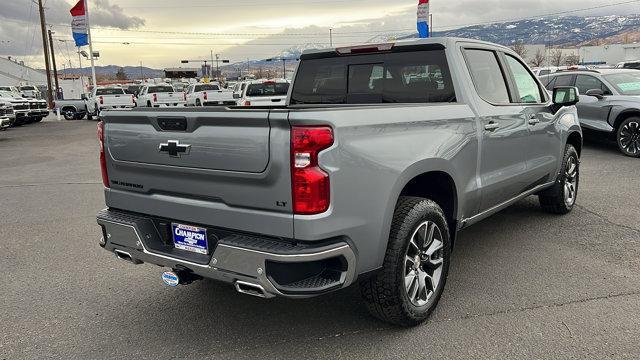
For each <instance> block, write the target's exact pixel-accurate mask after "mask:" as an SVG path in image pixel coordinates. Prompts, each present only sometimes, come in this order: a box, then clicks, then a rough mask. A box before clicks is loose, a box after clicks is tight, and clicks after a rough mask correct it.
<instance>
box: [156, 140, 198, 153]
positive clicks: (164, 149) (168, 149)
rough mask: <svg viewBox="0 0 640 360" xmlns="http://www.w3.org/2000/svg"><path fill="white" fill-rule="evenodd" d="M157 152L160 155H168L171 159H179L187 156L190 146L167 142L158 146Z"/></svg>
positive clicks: (177, 142) (174, 141) (172, 141)
mask: <svg viewBox="0 0 640 360" xmlns="http://www.w3.org/2000/svg"><path fill="white" fill-rule="evenodd" d="M158 150H159V151H160V152H161V153H168V154H169V156H171V157H180V156H182V155H189V152H190V151H191V145H184V144H180V141H177V140H169V141H167V143H166V144H160V146H159V147H158Z"/></svg>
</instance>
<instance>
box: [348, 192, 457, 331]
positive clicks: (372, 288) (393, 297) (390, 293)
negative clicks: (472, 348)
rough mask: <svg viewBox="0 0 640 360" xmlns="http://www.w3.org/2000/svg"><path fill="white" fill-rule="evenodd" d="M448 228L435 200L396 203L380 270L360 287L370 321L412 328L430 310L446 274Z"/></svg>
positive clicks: (434, 306)
mask: <svg viewBox="0 0 640 360" xmlns="http://www.w3.org/2000/svg"><path fill="white" fill-rule="evenodd" d="M450 249H451V243H450V236H449V228H448V226H447V221H446V219H445V216H444V213H443V211H442V209H441V208H440V206H438V204H436V203H435V202H433V201H431V200H428V199H423V198H417V197H401V198H400V200H399V201H398V204H397V205H396V210H395V213H394V215H393V222H392V225H391V233H390V236H389V245H388V248H387V251H386V254H385V258H384V263H383V267H382V270H380V272H378V273H377V274H376V275H375V276H373V277H371V278H369V279H366V280H363V281H362V282H361V283H360V290H361V294H362V298H363V300H364V302H365V304H366V305H367V308H368V309H369V311H370V312H371V314H372V315H374V316H375V317H377V318H379V319H381V320H383V321H386V322H388V323H391V324H395V325H400V326H415V325H419V324H421V323H422V322H424V321H425V320H426V319H427V318H428V317H429V315H431V312H433V310H434V309H435V308H436V305H437V304H438V301H439V300H440V296H441V295H442V291H443V289H444V285H445V282H446V279H447V274H448V271H449V257H450V253H451V250H450Z"/></svg>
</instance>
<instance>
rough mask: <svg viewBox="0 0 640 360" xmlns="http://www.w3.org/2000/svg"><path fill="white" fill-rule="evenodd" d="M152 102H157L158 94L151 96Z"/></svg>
mask: <svg viewBox="0 0 640 360" xmlns="http://www.w3.org/2000/svg"><path fill="white" fill-rule="evenodd" d="M153 102H158V94H153Z"/></svg>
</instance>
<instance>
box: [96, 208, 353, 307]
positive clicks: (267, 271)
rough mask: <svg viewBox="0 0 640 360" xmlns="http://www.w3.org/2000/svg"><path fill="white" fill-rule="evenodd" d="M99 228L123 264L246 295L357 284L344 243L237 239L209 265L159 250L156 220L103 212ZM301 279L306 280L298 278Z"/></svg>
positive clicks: (222, 242)
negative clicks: (182, 273) (184, 274)
mask: <svg viewBox="0 0 640 360" xmlns="http://www.w3.org/2000/svg"><path fill="white" fill-rule="evenodd" d="M97 222H98V224H99V225H100V226H101V227H102V232H103V237H102V239H101V241H100V246H102V247H103V248H104V249H105V250H107V251H109V252H112V253H115V254H116V256H117V257H118V258H120V259H123V260H127V261H129V262H131V263H134V264H139V263H143V262H145V263H151V264H156V265H160V266H164V267H168V268H172V269H181V270H186V271H189V272H192V273H193V274H196V275H199V276H202V277H204V278H208V279H213V280H218V281H222V282H226V283H230V284H234V285H235V286H236V289H238V291H239V292H241V293H245V294H250V295H255V296H261V297H267V298H269V297H275V296H284V297H292V298H301V297H312V296H317V295H321V294H324V293H327V292H330V291H333V290H337V289H340V288H344V287H347V286H349V285H350V284H351V283H352V282H353V281H354V279H355V269H356V257H355V255H354V252H353V250H352V249H351V247H350V246H349V244H348V243H347V242H345V241H336V242H330V243H327V244H325V245H323V246H313V247H311V246H301V245H296V244H294V243H291V242H286V241H279V240H274V239H269V238H261V237H260V236H252V235H245V234H240V233H238V234H231V235H229V236H227V237H224V238H220V239H218V240H217V243H216V244H215V246H212V247H211V249H212V251H213V254H212V255H210V256H209V257H208V258H207V260H206V261H194V260H190V259H187V258H184V257H181V256H176V255H173V254H168V253H166V252H164V253H163V252H161V251H156V250H154V249H153V247H154V246H155V245H154V242H155V241H158V237H159V234H158V231H157V228H156V227H155V226H154V224H153V222H152V219H151V218H146V217H144V216H140V215H137V214H131V213H126V212H121V211H113V210H103V211H101V212H100V213H98V215H97ZM174 253H175V252H174ZM185 255H189V254H187V253H185ZM299 273H305V274H306V275H301V276H302V278H296V275H297V274H299ZM307 275H308V276H307ZM247 289H262V292H263V293H262V294H258V293H252V291H249V290H247Z"/></svg>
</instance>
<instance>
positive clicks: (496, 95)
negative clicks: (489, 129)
mask: <svg viewBox="0 0 640 360" xmlns="http://www.w3.org/2000/svg"><path fill="white" fill-rule="evenodd" d="M465 54H466V58H467V64H468V65H469V70H470V71H471V75H472V77H473V83H474V85H475V87H476V90H477V91H478V95H480V97H482V98H483V99H484V100H485V101H488V102H490V103H494V104H505V103H508V102H509V101H510V100H509V92H508V90H507V83H506V80H505V78H504V75H503V74H502V70H501V68H500V65H499V64H498V58H497V57H496V54H495V53H494V52H493V51H490V50H475V49H470V50H465Z"/></svg>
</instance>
